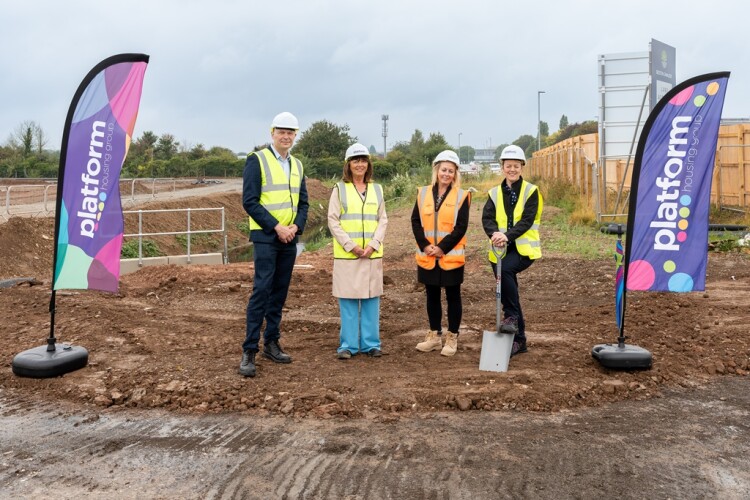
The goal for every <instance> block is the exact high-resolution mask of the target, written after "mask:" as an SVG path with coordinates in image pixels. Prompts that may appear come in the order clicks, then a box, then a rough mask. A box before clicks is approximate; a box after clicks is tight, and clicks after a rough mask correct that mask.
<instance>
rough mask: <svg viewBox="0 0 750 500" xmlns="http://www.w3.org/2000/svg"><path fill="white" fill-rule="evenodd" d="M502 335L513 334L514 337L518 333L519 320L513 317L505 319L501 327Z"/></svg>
mask: <svg viewBox="0 0 750 500" xmlns="http://www.w3.org/2000/svg"><path fill="white" fill-rule="evenodd" d="M500 333H512V334H513V335H515V334H517V333H518V320H517V319H516V318H514V317H513V316H508V317H507V318H505V319H504V320H503V322H502V324H501V325H500Z"/></svg>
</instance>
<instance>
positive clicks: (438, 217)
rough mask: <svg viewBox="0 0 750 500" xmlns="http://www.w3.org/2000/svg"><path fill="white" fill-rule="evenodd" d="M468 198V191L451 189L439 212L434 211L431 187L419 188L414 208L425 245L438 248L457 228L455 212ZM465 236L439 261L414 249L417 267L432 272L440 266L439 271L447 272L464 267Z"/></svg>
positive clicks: (456, 212) (456, 213) (456, 214)
mask: <svg viewBox="0 0 750 500" xmlns="http://www.w3.org/2000/svg"><path fill="white" fill-rule="evenodd" d="M467 196H469V192H468V191H464V190H463V189H451V190H450V191H449V192H448V196H447V197H446V198H445V200H443V204H442V205H440V210H438V211H435V198H434V197H433V196H432V186H423V187H421V188H419V195H418V196H417V206H418V208H419V218H420V219H421V221H422V229H424V235H425V237H426V238H427V241H429V242H430V244H431V245H437V244H438V243H440V241H441V240H442V239H443V238H445V237H446V236H448V235H449V234H451V233H452V232H453V229H454V228H455V227H456V220H457V219H458V211H459V209H460V208H461V205H463V204H464V200H466V197H467ZM465 247H466V235H464V237H463V238H461V241H459V242H458V244H457V245H456V246H455V247H453V249H452V250H451V251H450V252H448V253H446V254H445V255H444V256H442V257H440V258H438V257H433V256H431V255H427V254H426V253H424V252H423V251H422V250H420V249H419V247H417V254H416V256H415V257H416V259H417V265H418V266H419V267H421V268H423V269H428V270H429V269H434V268H435V264H436V263H439V265H440V268H441V269H444V270H446V271H450V270H451V269H458V268H459V267H461V266H463V265H464V264H465V263H466V256H465V251H464V249H465Z"/></svg>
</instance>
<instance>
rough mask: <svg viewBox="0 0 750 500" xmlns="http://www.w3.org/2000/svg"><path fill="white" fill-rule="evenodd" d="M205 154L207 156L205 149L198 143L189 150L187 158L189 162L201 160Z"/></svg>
mask: <svg viewBox="0 0 750 500" xmlns="http://www.w3.org/2000/svg"><path fill="white" fill-rule="evenodd" d="M206 154H207V151H206V148H205V147H203V144H201V143H198V144H196V145H195V146H193V148H192V149H190V151H189V152H188V155H187V156H188V158H189V159H191V160H199V159H201V158H203V157H204V156H206Z"/></svg>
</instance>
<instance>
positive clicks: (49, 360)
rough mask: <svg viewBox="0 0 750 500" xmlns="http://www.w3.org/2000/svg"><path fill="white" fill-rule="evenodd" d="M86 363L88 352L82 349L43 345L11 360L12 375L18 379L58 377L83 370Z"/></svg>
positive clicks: (69, 346) (59, 345)
mask: <svg viewBox="0 0 750 500" xmlns="http://www.w3.org/2000/svg"><path fill="white" fill-rule="evenodd" d="M50 347H51V350H50ZM88 362H89V352H88V351H87V350H86V349H85V348H83V347H80V346H72V345H67V344H57V345H55V344H50V345H43V346H39V347H34V348H33V349H28V350H26V351H23V352H19V353H18V354H16V356H15V357H14V358H13V373H14V374H16V375H18V376H20V377H32V378H50V377H58V376H60V375H64V374H65V373H68V372H72V371H73V370H78V369H79V368H83V367H84V366H86V365H87V364H88Z"/></svg>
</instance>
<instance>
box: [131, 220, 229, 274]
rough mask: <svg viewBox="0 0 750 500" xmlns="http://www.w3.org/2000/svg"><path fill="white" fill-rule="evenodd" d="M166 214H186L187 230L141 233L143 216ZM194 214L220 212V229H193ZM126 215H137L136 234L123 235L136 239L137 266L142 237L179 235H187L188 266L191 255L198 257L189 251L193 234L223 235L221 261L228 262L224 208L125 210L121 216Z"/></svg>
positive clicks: (140, 254) (140, 255) (141, 262)
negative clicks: (192, 216) (192, 217)
mask: <svg viewBox="0 0 750 500" xmlns="http://www.w3.org/2000/svg"><path fill="white" fill-rule="evenodd" d="M166 212H185V213H186V214H187V218H186V225H187V229H186V230H185V231H164V232H157V233H144V232H143V214H150V213H166ZM195 212H220V213H221V224H220V227H219V228H216V229H193V228H192V221H191V215H192V214H193V213H195ZM126 214H138V232H137V233H129V234H124V235H123V237H124V238H133V237H137V238H138V266H143V237H144V236H170V235H180V234H184V235H187V261H188V264H190V262H191V255H199V254H191V251H190V243H191V236H192V235H194V234H207V233H222V234H223V235H224V237H223V240H224V252H223V261H224V264H227V263H228V262H229V259H228V249H227V230H226V218H225V214H224V207H219V208H172V209H161V210H126V211H123V215H126Z"/></svg>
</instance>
